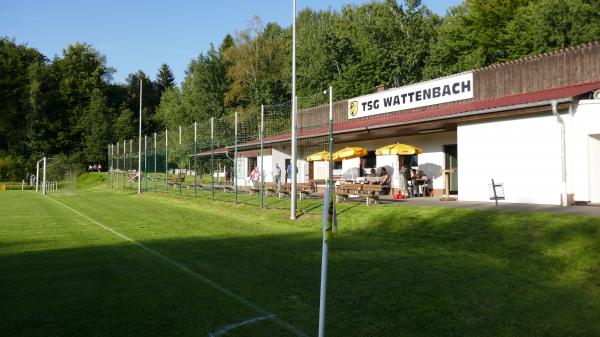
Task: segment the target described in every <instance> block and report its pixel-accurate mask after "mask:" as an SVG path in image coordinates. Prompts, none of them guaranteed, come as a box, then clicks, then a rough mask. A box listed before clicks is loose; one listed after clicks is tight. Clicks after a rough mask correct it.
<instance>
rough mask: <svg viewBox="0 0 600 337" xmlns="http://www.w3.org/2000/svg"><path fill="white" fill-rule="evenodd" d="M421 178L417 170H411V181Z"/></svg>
mask: <svg viewBox="0 0 600 337" xmlns="http://www.w3.org/2000/svg"><path fill="white" fill-rule="evenodd" d="M418 177H419V175H418V174H417V170H415V169H411V170H410V179H411V180H415V179H417V178H418Z"/></svg>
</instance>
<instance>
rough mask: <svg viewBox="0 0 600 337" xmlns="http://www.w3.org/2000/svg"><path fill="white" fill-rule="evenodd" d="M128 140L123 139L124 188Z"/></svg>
mask: <svg viewBox="0 0 600 337" xmlns="http://www.w3.org/2000/svg"><path fill="white" fill-rule="evenodd" d="M126 161H127V141H126V140H123V189H125V171H126V168H125V166H126V164H127V162H126Z"/></svg>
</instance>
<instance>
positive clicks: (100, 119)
mask: <svg viewBox="0 0 600 337" xmlns="http://www.w3.org/2000/svg"><path fill="white" fill-rule="evenodd" d="M109 110H110V108H109V107H108V104H107V101H106V97H105V96H104V95H103V94H102V92H101V91H99V90H96V91H95V92H94V94H93V96H92V99H91V101H90V104H89V106H88V108H87V109H86V111H85V113H84V115H83V116H82V118H80V119H79V123H78V125H77V127H78V128H79V129H80V130H81V133H82V135H83V139H82V141H83V151H82V153H81V155H80V157H79V159H80V161H82V162H87V163H90V162H100V161H103V159H104V158H106V153H107V152H106V151H107V148H106V145H107V144H108V140H109V132H108V120H107V116H110V115H111V114H112V113H111V112H110V111H109Z"/></svg>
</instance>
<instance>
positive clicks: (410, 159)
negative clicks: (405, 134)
mask: <svg viewBox="0 0 600 337" xmlns="http://www.w3.org/2000/svg"><path fill="white" fill-rule="evenodd" d="M404 164H406V165H407V166H409V167H416V166H419V155H416V154H413V155H412V156H405V157H404Z"/></svg>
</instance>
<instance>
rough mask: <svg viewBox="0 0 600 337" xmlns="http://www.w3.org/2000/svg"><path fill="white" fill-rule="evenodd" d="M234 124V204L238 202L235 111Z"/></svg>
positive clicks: (236, 117)
mask: <svg viewBox="0 0 600 337" xmlns="http://www.w3.org/2000/svg"><path fill="white" fill-rule="evenodd" d="M233 123H234V129H233V130H234V139H235V141H234V147H233V179H234V180H233V184H234V186H235V187H234V191H235V204H236V205H237V202H238V165H237V164H238V160H237V147H238V112H237V111H236V112H235V114H234V118H233Z"/></svg>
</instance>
